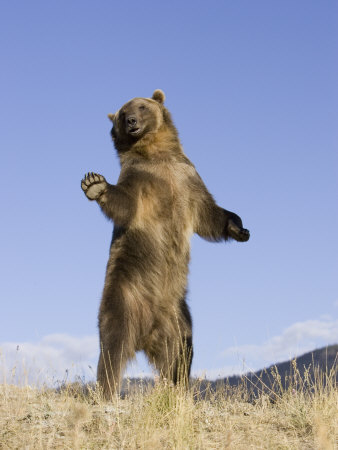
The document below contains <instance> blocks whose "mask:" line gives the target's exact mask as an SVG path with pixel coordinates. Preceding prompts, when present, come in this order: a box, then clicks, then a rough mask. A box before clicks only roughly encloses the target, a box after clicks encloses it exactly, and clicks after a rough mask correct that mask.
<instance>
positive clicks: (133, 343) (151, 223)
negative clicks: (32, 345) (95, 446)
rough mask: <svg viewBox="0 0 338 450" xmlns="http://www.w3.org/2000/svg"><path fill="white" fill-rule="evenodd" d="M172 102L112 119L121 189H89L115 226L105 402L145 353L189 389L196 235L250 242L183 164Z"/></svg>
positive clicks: (106, 312) (107, 296)
mask: <svg viewBox="0 0 338 450" xmlns="http://www.w3.org/2000/svg"><path fill="white" fill-rule="evenodd" d="M164 98H165V97H164V94H163V92H162V91H160V90H157V91H155V92H154V94H153V97H152V98H151V99H150V98H149V99H147V98H136V99H133V100H131V101H129V102H128V103H126V104H125V105H124V106H123V107H122V108H121V109H120V110H119V111H118V112H117V113H116V114H110V115H109V118H110V119H111V120H112V121H113V129H112V137H113V140H114V144H115V147H116V149H117V152H118V155H119V157H120V162H121V173H120V176H119V180H118V183H117V184H116V185H111V184H109V183H107V182H106V180H105V179H104V177H103V176H102V175H97V174H93V173H90V174H88V175H86V176H85V177H84V179H83V180H82V184H81V185H82V189H83V190H84V192H85V193H86V195H87V197H88V198H89V199H90V200H96V201H97V202H98V204H99V205H100V207H101V209H102V211H103V213H104V214H105V215H106V216H107V217H108V218H110V219H112V220H113V221H114V224H115V228H114V235H113V241H112V245H111V248H110V256H109V260H108V265H107V272H106V279H105V285H104V290H103V295H102V301H101V306H100V312H99V329H100V342H101V355H100V360H99V364H98V374H97V377H98V381H99V383H100V384H101V386H102V388H103V392H104V394H105V396H106V397H109V395H111V393H113V392H115V391H116V388H117V386H118V384H119V382H120V377H121V374H122V372H123V369H124V368H125V365H126V363H127V361H128V360H129V359H131V358H133V357H134V356H135V352H137V351H139V350H143V351H144V352H145V353H146V355H147V356H148V358H149V360H150V362H151V363H153V364H154V365H155V367H156V368H157V369H158V370H159V371H160V373H161V374H162V375H163V376H165V377H167V378H169V379H171V380H172V381H174V382H175V383H176V382H178V381H182V382H186V381H187V379H188V376H189V373H190V366H191V359H192V322H191V316H190V312H189V309H188V306H187V304H186V300H185V295H186V286H187V275H188V263H189V255H190V238H191V236H192V234H193V233H194V232H195V233H198V234H199V235H200V236H202V237H203V238H205V239H208V240H211V241H220V240H227V239H228V238H229V237H231V238H234V239H236V240H238V241H246V240H248V239H249V232H248V231H247V230H245V229H243V228H242V221H241V219H240V218H239V217H238V216H237V215H236V214H234V213H231V212H229V211H226V210H224V209H222V208H220V207H219V206H217V205H216V203H215V201H214V200H213V198H212V196H211V194H210V193H209V192H208V190H207V189H206V187H205V185H204V183H203V181H202V180H201V178H200V177H199V175H198V173H197V172H196V169H195V167H194V166H193V164H192V163H191V162H190V161H189V159H188V158H187V157H186V156H185V155H184V153H183V149H182V147H181V144H180V142H179V138H178V134H177V131H176V128H175V126H174V125H173V122H172V120H171V117H170V113H169V112H168V110H167V109H166V108H165V107H164V106H163V102H164Z"/></svg>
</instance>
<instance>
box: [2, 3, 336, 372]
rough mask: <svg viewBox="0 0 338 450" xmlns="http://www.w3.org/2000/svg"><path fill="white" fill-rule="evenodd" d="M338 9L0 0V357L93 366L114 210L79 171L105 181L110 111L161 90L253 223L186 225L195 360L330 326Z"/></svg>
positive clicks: (191, 150) (114, 173) (251, 351)
mask: <svg viewBox="0 0 338 450" xmlns="http://www.w3.org/2000/svg"><path fill="white" fill-rule="evenodd" d="M337 22H338V5H337V2H335V1H329V0H328V1H327V0H325V1H323V2H317V1H314V0H306V1H305V0H304V1H297V2H295V1H291V0H286V1H283V2H270V1H261V0H258V1H255V2H252V1H242V0H240V1H237V2H231V1H214V2H211V3H210V2H209V3H207V2H201V1H194V2H191V1H188V2H180V1H176V0H174V1H171V2H166V3H164V2H155V1H153V0H152V1H147V0H146V1H143V2H133V1H132V2H114V1H107V0H103V1H100V2H91V1H81V2H80V1H78V0H74V1H72V2H67V1H63V0H61V1H58V2H45V1H35V0H32V1H30V2H10V1H3V2H1V4H0V33H1V39H0V51H1V71H0V93H1V104H0V120H1V133H0V146H1V167H2V174H1V181H0V184H1V192H2V196H1V202H2V208H1V209H2V214H1V222H0V224H1V234H0V240H1V242H0V243H1V252H0V265H1V266H0V269H1V291H0V298H1V314H0V348H1V349H2V354H3V359H4V358H5V359H6V365H7V367H10V366H11V365H13V364H14V361H16V360H24V361H26V363H25V364H28V365H34V364H35V365H36V366H37V367H39V368H40V369H41V370H44V369H45V367H47V366H48V367H49V368H54V369H55V370H56V371H59V372H60V373H61V372H62V371H64V369H65V368H69V366H70V365H71V364H73V367H76V369H74V370H80V371H81V370H87V369H82V368H81V367H82V366H83V367H87V366H88V364H91V365H93V367H95V365H96V359H97V355H98V344H97V310H98V305H99V301H100V295H101V291H102V287H103V281H104V272H105V265H106V262H107V258H108V248H109V244H110V239H111V233H112V223H109V222H108V221H107V220H106V219H105V218H104V217H103V215H102V214H101V213H100V211H99V208H98V207H97V205H94V204H92V203H90V202H88V201H87V200H86V198H85V197H84V195H83V193H82V191H81V189H80V180H81V178H82V176H83V174H84V173H85V172H87V171H96V172H99V173H102V174H103V175H104V176H105V177H106V178H107V179H108V180H109V181H110V182H111V183H114V182H116V180H117V177H118V174H119V164H118V160H117V157H116V154H115V150H114V148H113V145H112V142H111V139H110V135H109V132H110V123H109V121H108V119H107V116H106V115H107V113H109V112H114V111H116V110H117V109H118V108H119V107H120V106H121V105H122V104H123V103H125V102H126V101H127V100H129V99H130V98H133V97H135V96H145V97H146V96H151V95H152V92H153V91H154V89H157V88H161V89H163V90H164V92H165V93H166V97H167V100H166V106H167V107H168V109H169V110H170V111H171V113H172V115H173V118H174V121H175V124H176V126H177V128H178V130H179V133H180V137H181V140H182V143H183V146H184V149H185V152H186V154H187V155H188V157H189V158H190V159H191V160H192V161H193V163H194V164H195V166H196V168H197V170H198V171H199V173H200V174H201V176H202V178H203V179H204V181H205V184H206V185H207V187H208V188H209V190H210V192H211V193H212V194H213V195H214V197H215V199H216V200H217V202H218V203H219V204H220V205H222V206H223V207H225V208H226V209H229V210H232V211H234V212H236V213H238V214H239V215H240V216H241V217H242V219H243V222H244V225H245V227H247V228H249V229H250V231H251V240H250V241H249V242H248V243H245V244H239V243H236V242H233V243H229V244H210V243H208V242H204V241H202V240H201V239H200V238H198V237H194V238H193V241H192V258H191V266H190V278H189V297H188V298H189V304H190V307H191V311H192V315H193V320H194V343H195V358H194V363H193V371H194V373H203V372H204V371H205V372H206V373H207V375H208V376H216V375H218V374H225V373H232V372H236V371H238V370H239V368H240V367H242V368H243V364H244V365H245V367H246V368H260V367H262V366H263V365H265V364H271V363H274V362H276V361H280V360H283V359H287V358H288V357H289V356H294V355H295V354H299V353H302V352H303V351H308V350H312V349H314V348H315V347H319V346H322V345H326V344H331V343H334V342H337V341H338V320H337V313H338V286H337V285H338V282H337V279H338V277H337V271H338V262H337V254H338V240H337V237H336V234H337V229H338V207H337V204H338V203H337V197H338V195H337V193H338V176H337V175H338V173H337V172H338V156H337V155H338V152H337V150H338V149H337V142H338V139H337V138H338V132H337V123H338V121H337V119H338V88H337V81H336V80H337V79H338V58H337V54H338V52H337V50H338V31H337V30H338V28H337ZM18 345H19V350H18V351H17V350H16V349H17V346H18ZM243 361H244V363H243ZM135 370H136V372H137V371H140V370H141V371H143V372H146V371H147V370H148V369H147V368H146V366H145V364H144V362H143V361H142V359H141V362H140V366H139V367H138V368H137V367H136V369H135ZM86 373H87V372H86ZM87 375H88V376H90V374H87Z"/></svg>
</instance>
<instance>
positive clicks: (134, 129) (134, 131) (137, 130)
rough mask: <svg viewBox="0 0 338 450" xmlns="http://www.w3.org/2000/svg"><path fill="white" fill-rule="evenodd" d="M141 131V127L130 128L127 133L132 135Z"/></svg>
mask: <svg viewBox="0 0 338 450" xmlns="http://www.w3.org/2000/svg"><path fill="white" fill-rule="evenodd" d="M140 132H141V128H137V127H135V128H130V129H129V130H128V133H129V134H131V135H132V136H137V135H138V134H139V133H140Z"/></svg>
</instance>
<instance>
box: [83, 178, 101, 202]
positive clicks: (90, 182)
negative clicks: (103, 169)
mask: <svg viewBox="0 0 338 450" xmlns="http://www.w3.org/2000/svg"><path fill="white" fill-rule="evenodd" d="M106 187H107V182H106V179H105V177H104V176H102V175H100V174H98V173H93V172H88V173H87V174H86V175H85V176H84V177H83V179H82V180H81V188H82V190H83V192H84V193H85V194H86V196H87V198H88V199H89V200H97V199H98V198H99V197H100V195H101V194H102V193H103V192H104V191H105V190H106Z"/></svg>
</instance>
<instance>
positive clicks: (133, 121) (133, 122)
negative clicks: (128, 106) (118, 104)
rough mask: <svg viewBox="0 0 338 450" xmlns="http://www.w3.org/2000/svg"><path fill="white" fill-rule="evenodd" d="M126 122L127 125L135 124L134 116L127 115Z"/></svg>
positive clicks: (132, 125)
mask: <svg viewBox="0 0 338 450" xmlns="http://www.w3.org/2000/svg"><path fill="white" fill-rule="evenodd" d="M127 123H128V125H129V127H134V126H135V125H136V124H137V120H136V117H134V116H129V117H128V119H127Z"/></svg>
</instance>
